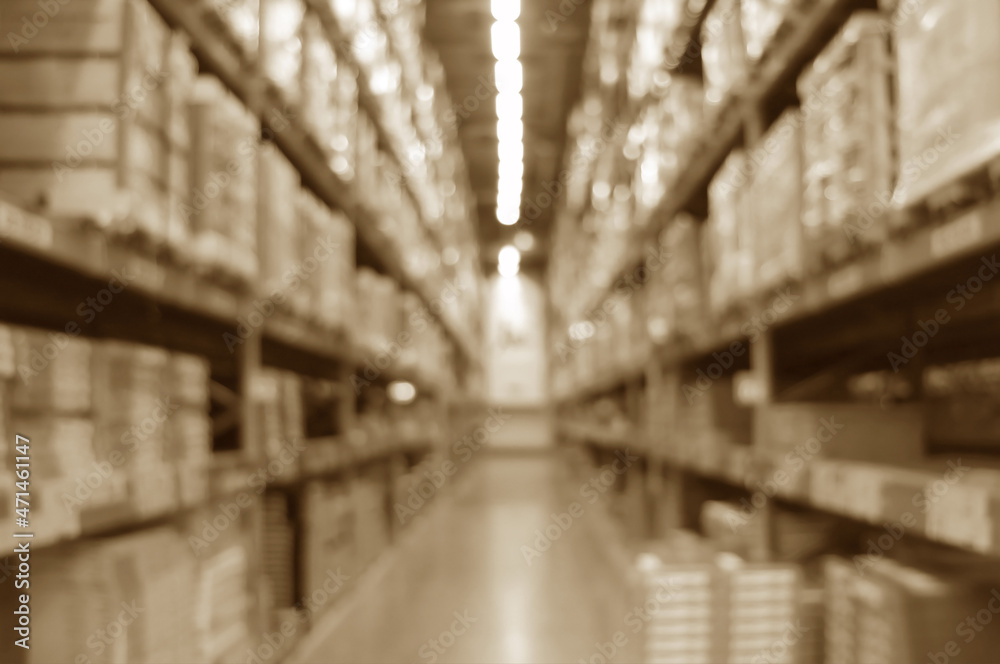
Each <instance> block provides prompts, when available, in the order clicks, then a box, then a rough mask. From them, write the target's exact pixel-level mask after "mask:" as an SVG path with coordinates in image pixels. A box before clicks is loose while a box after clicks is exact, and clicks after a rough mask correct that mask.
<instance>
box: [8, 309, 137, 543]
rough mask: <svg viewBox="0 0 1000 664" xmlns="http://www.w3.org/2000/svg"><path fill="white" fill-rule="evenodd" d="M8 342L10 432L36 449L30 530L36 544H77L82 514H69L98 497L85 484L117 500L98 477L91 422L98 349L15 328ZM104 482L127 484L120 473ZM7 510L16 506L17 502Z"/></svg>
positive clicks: (64, 337)
mask: <svg viewBox="0 0 1000 664" xmlns="http://www.w3.org/2000/svg"><path fill="white" fill-rule="evenodd" d="M4 336H5V337H6V338H7V339H6V340H7V342H8V343H10V344H11V347H12V349H13V352H10V351H5V352H3V353H0V354H2V355H5V356H13V359H14V362H13V364H12V365H11V367H10V368H14V369H16V372H17V378H16V379H15V378H14V376H13V372H12V373H11V374H9V378H8V382H7V389H8V394H9V397H10V398H9V408H10V411H9V412H10V418H11V429H12V430H13V431H14V432H16V433H17V434H20V435H22V436H25V437H27V438H28V439H29V440H30V441H32V443H31V444H30V445H31V447H30V451H31V454H30V456H31V461H30V465H31V479H32V480H34V481H32V482H31V528H32V531H33V532H35V533H37V535H36V538H35V541H36V543H37V542H39V541H40V542H41V543H45V542H51V541H55V540H59V539H63V538H70V537H75V536H76V535H78V534H79V532H80V511H79V509H72V507H73V506H74V505H78V504H79V502H80V501H79V500H78V499H76V496H77V495H79V496H82V497H84V498H86V497H88V496H89V493H88V492H86V491H85V490H88V489H89V490H90V491H94V489H91V488H90V487H88V486H87V485H86V482H85V478H88V477H89V476H93V479H92V481H91V483H92V484H94V485H96V486H97V487H98V488H99V489H102V488H103V489H102V491H101V493H102V494H103V495H104V496H106V495H107V494H109V493H111V494H113V493H116V491H115V488H114V487H113V485H112V482H108V481H107V480H105V479H104V477H103V475H102V474H100V473H99V472H98V471H97V463H98V459H97V458H96V456H95V450H94V422H93V421H92V420H91V418H90V414H91V412H92V409H93V405H94V400H93V394H92V386H93V380H92V377H91V366H92V357H91V356H92V353H93V346H92V344H91V343H90V342H88V341H85V340H82V339H77V338H72V337H69V336H67V335H65V334H61V333H48V332H43V331H41V330H32V329H28V328H19V327H15V328H10V331H9V333H8V334H5V335H4ZM49 358H51V359H49ZM41 441H45V444H40V443H41ZM100 461H106V460H104V459H101V460H100ZM109 465H110V464H109ZM102 467H103V466H102ZM105 474H111V476H112V478H113V479H114V481H115V482H118V483H121V482H122V480H121V474H120V473H119V474H117V477H116V476H115V475H114V474H113V473H105ZM81 484H82V485H83V486H82V488H81V487H80V486H79V485H81ZM8 487H10V488H7V487H5V488H4V492H5V493H7V492H13V490H14V488H13V487H14V485H13V483H11V484H10V485H8ZM117 493H120V492H117ZM8 495H10V494H8ZM67 499H69V500H68V503H69V504H67ZM98 500H100V498H99V499H98ZM9 503H10V505H11V506H13V503H14V501H13V496H12V495H11V496H10V501H9Z"/></svg>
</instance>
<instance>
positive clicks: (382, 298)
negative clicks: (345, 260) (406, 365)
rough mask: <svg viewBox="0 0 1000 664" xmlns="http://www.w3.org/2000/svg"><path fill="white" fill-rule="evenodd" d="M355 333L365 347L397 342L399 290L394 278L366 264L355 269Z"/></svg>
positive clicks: (400, 326)
mask: <svg viewBox="0 0 1000 664" xmlns="http://www.w3.org/2000/svg"><path fill="white" fill-rule="evenodd" d="M357 279H358V286H357V288H358V300H357V304H358V307H357V308H358V326H357V327H358V337H359V341H361V343H362V344H363V345H364V346H365V347H367V348H369V349H381V348H382V347H383V346H385V345H386V344H390V343H393V342H398V337H399V333H400V331H401V330H402V326H403V321H402V308H401V304H400V303H401V297H402V294H401V292H400V290H399V286H398V285H397V284H396V282H395V281H394V280H393V279H392V278H390V277H386V276H383V275H380V274H378V273H377V272H375V271H374V270H371V269H370V268H361V269H359V270H358V275H357Z"/></svg>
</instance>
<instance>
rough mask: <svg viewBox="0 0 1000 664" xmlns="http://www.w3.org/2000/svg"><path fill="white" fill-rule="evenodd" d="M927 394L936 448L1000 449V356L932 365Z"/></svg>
mask: <svg viewBox="0 0 1000 664" xmlns="http://www.w3.org/2000/svg"><path fill="white" fill-rule="evenodd" d="M923 396H924V418H925V422H926V425H927V440H928V443H929V445H930V447H931V449H932V451H945V450H948V449H959V450H962V449H967V450H969V451H982V452H996V451H997V450H998V449H1000V360H997V359H996V358H990V359H984V360H976V361H970V362H959V363H956V364H949V365H935V366H929V367H927V368H926V369H924V375H923Z"/></svg>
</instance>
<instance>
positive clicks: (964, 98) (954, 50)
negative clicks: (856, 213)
mask: <svg viewBox="0 0 1000 664" xmlns="http://www.w3.org/2000/svg"><path fill="white" fill-rule="evenodd" d="M894 23H895V24H896V29H895V37H896V68H897V70H898V77H899V78H898V104H899V162H898V165H897V172H898V173H899V183H898V187H897V190H896V197H897V199H898V203H899V204H901V205H904V206H905V205H910V204H913V203H915V202H920V201H922V200H924V199H926V198H927V197H928V196H930V195H932V194H934V193H935V192H938V191H939V190H941V189H942V188H944V187H946V186H947V185H949V184H951V183H952V182H954V181H955V180H956V179H959V178H962V177H964V176H965V175H967V174H969V173H970V172H972V171H975V170H977V169H980V168H981V167H983V166H984V165H985V164H987V163H989V162H991V161H993V160H995V159H996V157H997V156H998V155H1000V39H997V33H998V29H997V25H1000V5H997V3H995V2H991V1H990V0H972V1H969V2H949V1H948V0H929V1H927V2H923V3H919V4H918V5H917V6H914V3H903V4H902V5H900V7H899V8H898V10H897V16H896V20H894ZM942 62H947V63H948V66H947V67H942V66H940V63H942ZM955 72H962V75H961V76H956V75H955Z"/></svg>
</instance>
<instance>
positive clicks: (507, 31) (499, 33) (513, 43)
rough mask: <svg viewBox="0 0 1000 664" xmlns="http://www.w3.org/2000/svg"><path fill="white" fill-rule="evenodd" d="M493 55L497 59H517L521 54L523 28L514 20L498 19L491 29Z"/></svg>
mask: <svg viewBox="0 0 1000 664" xmlns="http://www.w3.org/2000/svg"><path fill="white" fill-rule="evenodd" d="M490 36H491V37H492V38H493V57H495V58H496V59H497V60H500V61H503V60H517V57H518V56H519V55H521V29H520V28H519V27H518V25H517V23H515V22H514V21H497V22H496V23H494V24H493V28H492V29H491V31H490Z"/></svg>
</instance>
